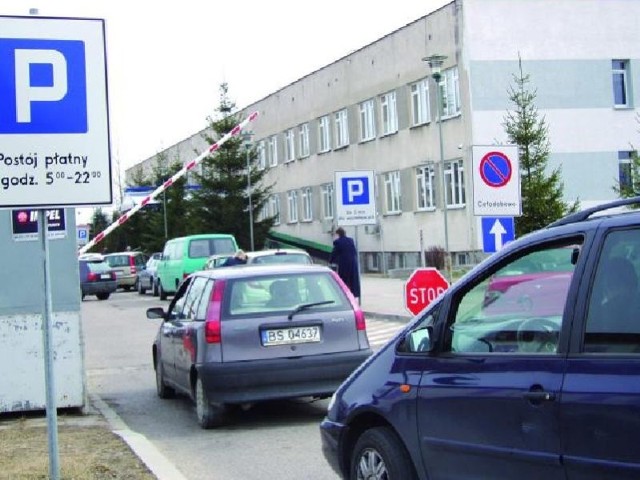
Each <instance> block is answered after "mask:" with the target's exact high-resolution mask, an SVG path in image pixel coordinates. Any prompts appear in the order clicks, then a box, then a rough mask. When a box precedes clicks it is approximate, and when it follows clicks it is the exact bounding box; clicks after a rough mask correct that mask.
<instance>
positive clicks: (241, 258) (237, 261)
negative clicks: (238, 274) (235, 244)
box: [220, 250, 247, 267]
mask: <svg viewBox="0 0 640 480" xmlns="http://www.w3.org/2000/svg"><path fill="white" fill-rule="evenodd" d="M246 263H247V254H246V253H244V250H238V251H237V252H236V254H235V255H234V256H233V257H229V258H227V259H226V260H225V261H224V263H223V264H222V265H220V266H221V267H232V266H233V265H244V264H246Z"/></svg>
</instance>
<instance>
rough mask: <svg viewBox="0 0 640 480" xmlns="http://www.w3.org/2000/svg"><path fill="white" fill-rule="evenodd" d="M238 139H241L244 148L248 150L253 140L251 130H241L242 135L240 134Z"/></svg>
mask: <svg viewBox="0 0 640 480" xmlns="http://www.w3.org/2000/svg"><path fill="white" fill-rule="evenodd" d="M240 137H241V138H242V143H243V144H244V146H245V147H246V148H249V147H250V146H251V139H252V138H253V132H252V131H251V130H243V131H242V133H241V134H240Z"/></svg>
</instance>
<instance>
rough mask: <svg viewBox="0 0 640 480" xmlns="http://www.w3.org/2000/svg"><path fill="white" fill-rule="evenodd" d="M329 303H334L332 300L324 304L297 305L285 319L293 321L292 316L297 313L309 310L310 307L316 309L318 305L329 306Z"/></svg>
mask: <svg viewBox="0 0 640 480" xmlns="http://www.w3.org/2000/svg"><path fill="white" fill-rule="evenodd" d="M330 303H336V302H334V301H333V300H325V301H324V302H315V303H305V304H302V305H298V306H297V307H296V308H295V309H294V310H293V312H291V313H290V314H289V316H287V318H288V319H289V320H293V316H294V315H295V314H296V313H298V312H301V311H303V310H307V309H309V308H311V307H317V306H320V305H328V304H330Z"/></svg>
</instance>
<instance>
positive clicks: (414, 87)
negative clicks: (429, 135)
mask: <svg viewBox="0 0 640 480" xmlns="http://www.w3.org/2000/svg"><path fill="white" fill-rule="evenodd" d="M430 121H431V111H430V110H429V79H427V78H425V79H423V80H420V81H419V82H416V83H412V84H411V125H413V126H416V125H422V124H424V123H427V122H430Z"/></svg>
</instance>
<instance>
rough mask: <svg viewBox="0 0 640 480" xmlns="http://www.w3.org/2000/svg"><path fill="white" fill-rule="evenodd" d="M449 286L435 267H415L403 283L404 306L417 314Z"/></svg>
mask: <svg viewBox="0 0 640 480" xmlns="http://www.w3.org/2000/svg"><path fill="white" fill-rule="evenodd" d="M447 288H449V282H447V279H446V278H444V277H443V276H442V274H441V273H440V272H439V271H438V270H437V269H436V268H416V269H415V270H414V271H413V273H412V274H411V276H410V277H409V279H408V280H407V283H405V285H404V306H405V308H406V309H407V310H409V311H410V312H411V313H412V314H413V315H417V314H418V313H420V312H421V311H422V309H424V308H425V307H426V306H427V305H429V304H430V303H431V302H433V301H434V300H435V299H436V298H438V297H439V296H440V295H441V294H442V293H444V291H445V290H446V289H447Z"/></svg>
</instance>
